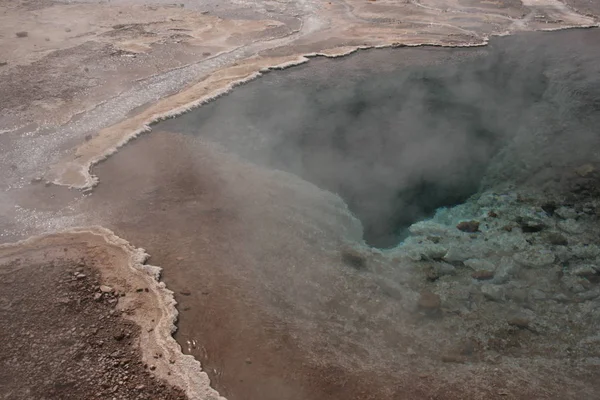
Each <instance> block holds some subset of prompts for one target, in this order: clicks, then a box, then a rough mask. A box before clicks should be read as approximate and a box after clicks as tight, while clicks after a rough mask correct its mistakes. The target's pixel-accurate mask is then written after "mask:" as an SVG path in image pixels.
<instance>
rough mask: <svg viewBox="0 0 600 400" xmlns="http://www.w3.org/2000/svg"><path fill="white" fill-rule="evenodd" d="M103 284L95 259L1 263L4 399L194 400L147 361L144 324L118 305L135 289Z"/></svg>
mask: <svg viewBox="0 0 600 400" xmlns="http://www.w3.org/2000/svg"><path fill="white" fill-rule="evenodd" d="M102 282H103V281H102V277H101V276H100V274H99V272H98V270H97V268H96V267H95V266H94V262H91V263H90V262H89V261H88V262H85V261H84V262H80V263H76V264H75V263H73V262H71V261H65V260H52V261H49V262H47V263H44V264H31V263H29V262H28V260H21V259H17V260H14V261H11V262H9V263H7V264H4V263H3V264H2V265H1V267H0V285H1V287H2V295H1V297H0V301H1V303H0V304H1V308H0V325H1V327H0V340H1V341H2V343H4V345H3V346H2V347H1V348H0V364H1V367H0V398H2V399H15V400H17V399H166V400H175V399H181V400H183V399H186V398H187V397H186V395H185V393H184V391H183V390H182V389H180V388H175V387H173V386H171V385H168V384H167V383H166V382H164V381H162V380H160V379H157V378H156V377H155V376H154V375H153V374H152V372H151V371H152V370H154V369H155V368H156V367H155V366H154V365H152V364H148V363H145V362H144V361H142V357H141V353H140V349H139V331H140V327H139V326H138V325H136V324H135V323H133V322H130V321H126V320H124V319H123V318H122V316H121V311H120V310H118V309H117V308H116V306H117V303H118V302H119V300H120V299H121V298H122V297H123V296H126V295H129V296H132V294H131V293H128V294H126V293H124V292H118V291H116V290H115V289H114V288H112V287H110V286H107V285H103V284H102ZM144 289H146V290H148V289H147V288H143V287H140V288H139V292H138V293H137V294H133V296H136V295H137V296H143V295H144V294H146V293H145V292H144Z"/></svg>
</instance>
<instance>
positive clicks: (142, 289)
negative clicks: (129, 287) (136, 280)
mask: <svg viewBox="0 0 600 400" xmlns="http://www.w3.org/2000/svg"><path fill="white" fill-rule="evenodd" d="M135 291H136V292H138V293H141V292H143V291H144V288H137V289H135Z"/></svg>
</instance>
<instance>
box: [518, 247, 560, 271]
mask: <svg viewBox="0 0 600 400" xmlns="http://www.w3.org/2000/svg"><path fill="white" fill-rule="evenodd" d="M513 259H514V260H515V261H516V262H517V263H519V264H521V265H522V266H524V267H528V268H541V267H546V266H548V265H550V264H552V263H553V262H554V260H555V259H556V256H555V255H554V254H553V253H552V252H551V251H550V250H548V249H545V248H540V247H533V248H531V249H529V250H526V251H523V252H520V253H516V254H515V255H513Z"/></svg>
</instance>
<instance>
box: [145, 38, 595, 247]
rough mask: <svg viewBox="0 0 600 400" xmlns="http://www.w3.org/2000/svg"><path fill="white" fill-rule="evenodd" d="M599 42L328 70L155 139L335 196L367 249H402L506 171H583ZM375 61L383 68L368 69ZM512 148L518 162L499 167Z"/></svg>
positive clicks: (406, 54) (259, 84) (444, 53)
mask: <svg viewBox="0 0 600 400" xmlns="http://www.w3.org/2000/svg"><path fill="white" fill-rule="evenodd" d="M599 33H600V32H599V31H597V30H590V31H588V32H585V33H584V34H582V33H581V32H575V33H574V34H571V33H566V34H565V33H561V34H548V33H544V34H539V33H534V34H527V35H522V36H517V37H510V38H499V39H494V40H493V41H492V43H491V45H490V46H489V47H487V48H484V49H472V50H447V49H446V50H443V49H426V48H422V49H399V50H390V51H387V52H384V51H381V50H377V51H371V52H363V53H362V54H358V55H356V56H352V57H349V58H346V59H343V60H335V61H331V60H315V61H312V62H311V63H310V65H307V66H301V67H297V68H295V69H291V70H289V71H286V72H274V73H272V74H270V75H268V76H266V77H263V78H261V79H259V80H257V81H254V82H251V83H249V84H248V85H246V86H244V87H241V88H237V89H236V90H235V91H234V92H232V93H231V94H230V95H228V96H226V97H224V98H221V99H219V100H217V101H215V102H213V103H211V104H208V105H205V106H203V107H201V108H200V109H198V110H195V111H193V112H191V113H189V114H186V115H184V116H182V117H179V118H176V119H173V120H170V121H165V122H162V123H160V124H159V126H157V128H156V129H166V130H173V131H179V132H188V133H192V134H199V135H202V136H203V137H205V138H206V139H208V140H214V141H216V142H219V143H221V144H223V145H224V147H225V148H227V149H229V150H231V151H233V152H236V153H238V154H240V155H241V156H242V157H244V158H247V159H248V160H250V161H252V162H256V163H259V164H262V165H266V166H270V167H274V168H278V169H282V170H286V171H289V172H292V173H295V174H297V175H299V176H301V177H303V178H305V179H307V180H309V181H311V182H313V183H315V184H316V185H318V186H320V187H322V188H324V189H327V190H330V191H333V192H336V193H338V194H339V195H340V196H341V197H342V198H344V199H345V200H346V202H347V203H348V205H349V207H350V209H351V210H352V211H353V212H354V213H355V214H356V215H357V216H358V217H359V218H360V219H361V221H362V222H363V225H364V229H365V239H366V241H367V242H368V243H370V244H371V245H374V246H378V247H389V246H394V245H395V244H397V243H398V242H399V241H400V240H401V239H402V237H403V235H404V230H405V229H406V228H407V227H408V226H409V225H410V224H411V223H413V222H415V221H417V220H420V219H422V218H424V217H427V216H428V215H430V214H432V213H433V211H434V210H435V209H436V208H438V207H441V206H450V205H453V204H456V203H459V202H462V201H464V200H465V199H466V198H467V197H469V196H470V195H472V194H473V193H475V192H476V191H477V190H478V189H479V186H480V184H481V182H482V178H483V177H484V175H485V174H486V170H487V167H488V166H489V164H490V162H491V160H492V159H493V158H494V157H496V158H497V159H498V160H501V161H497V162H496V165H495V169H496V176H498V177H500V176H501V178H502V179H518V178H519V175H520V174H525V173H532V170H534V169H535V168H536V167H537V168H539V167H540V166H541V165H543V164H544V163H548V162H549V160H550V161H553V162H557V160H558V159H560V158H561V157H563V161H562V162H563V163H572V162H573V155H574V154H576V153H577V154H578V156H577V157H578V158H579V159H585V158H586V157H591V151H592V150H590V149H591V148H593V146H591V143H593V142H596V141H597V138H596V137H597V136H598V135H596V134H595V132H594V128H593V127H594V126H596V127H597V126H600V124H599V122H600V116H599V115H598V114H600V113H598V111H600V100H599V99H600V64H599V63H598V62H597V60H598V59H600V49H598V46H595V49H594V50H593V51H591V52H590V48H591V47H592V46H590V43H591V42H593V41H595V43H598V39H600V34H599ZM588 41H590V42H588ZM582 47H585V51H582V50H581V48H582ZM382 54H385V56H386V58H383V57H382ZM359 58H362V59H361V60H362V61H360V62H359V61H357V60H358V59H359ZM365 58H367V59H368V58H372V60H371V62H370V63H366V66H365V67H363V64H361V63H364V60H365ZM440 59H443V62H431V60H434V61H435V60H440ZM374 71H384V72H374ZM284 77H285V79H284ZM507 145H510V146H512V151H511V152H510V153H507V154H501V155H497V154H498V151H499V150H500V149H501V148H502V147H503V146H507ZM499 163H500V164H499ZM498 165H500V167H498ZM498 179H500V178H498ZM488 183H489V179H488Z"/></svg>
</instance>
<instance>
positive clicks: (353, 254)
mask: <svg viewBox="0 0 600 400" xmlns="http://www.w3.org/2000/svg"><path fill="white" fill-rule="evenodd" d="M342 261H343V262H344V263H345V264H346V265H349V266H351V267H352V268H354V269H357V270H363V269H366V268H367V259H366V258H365V256H364V255H363V254H362V253H361V252H359V251H358V250H356V249H353V248H351V247H346V248H344V249H342Z"/></svg>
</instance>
